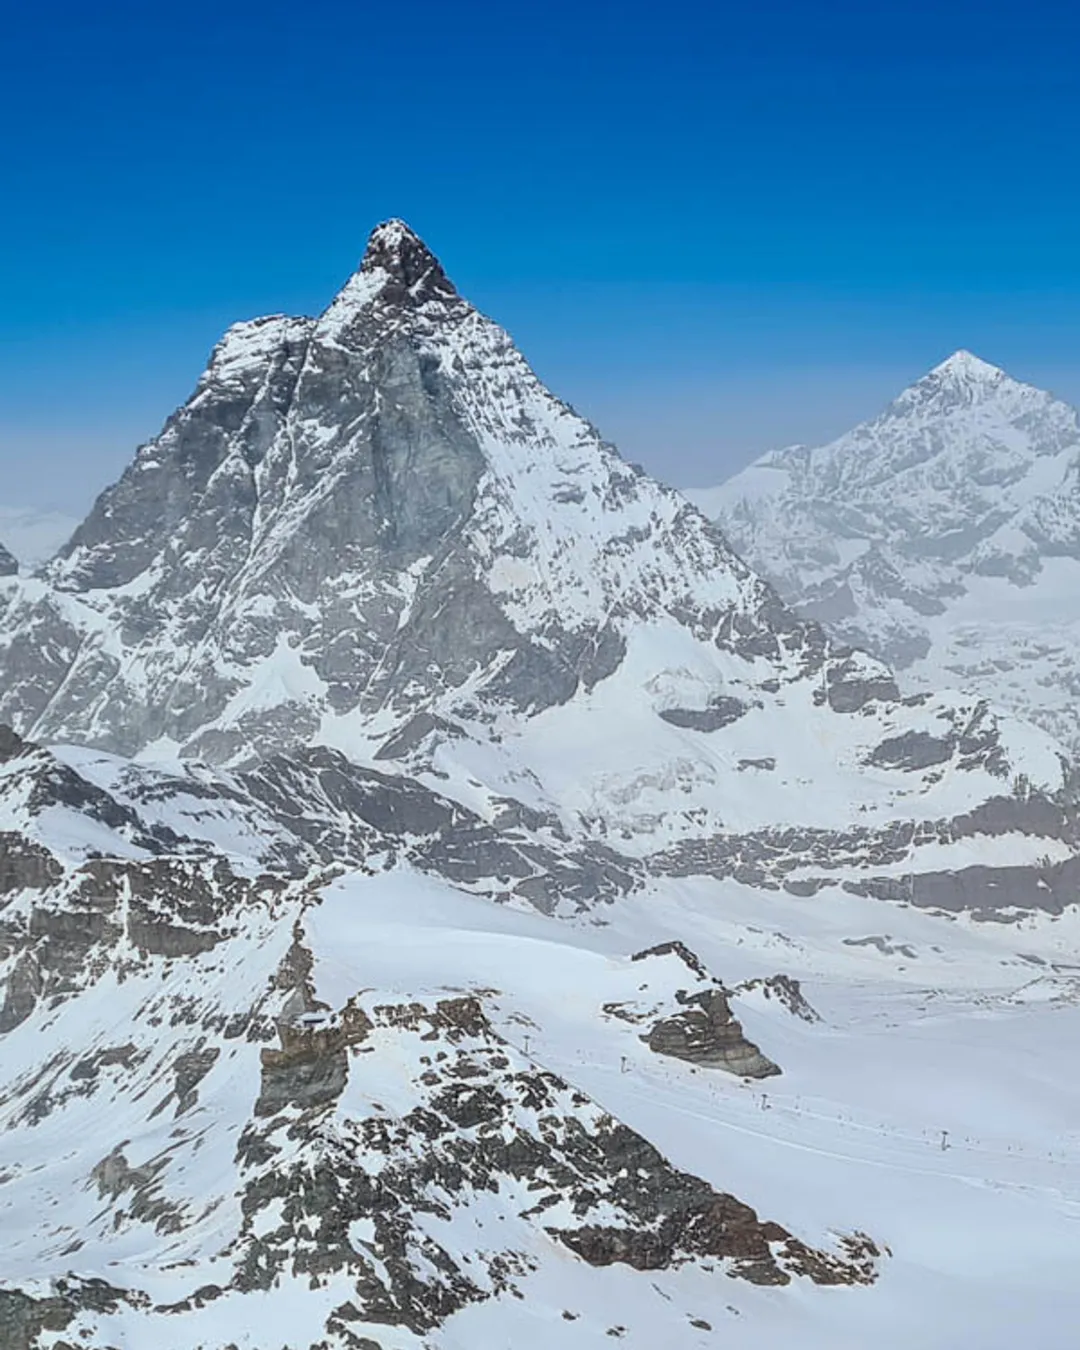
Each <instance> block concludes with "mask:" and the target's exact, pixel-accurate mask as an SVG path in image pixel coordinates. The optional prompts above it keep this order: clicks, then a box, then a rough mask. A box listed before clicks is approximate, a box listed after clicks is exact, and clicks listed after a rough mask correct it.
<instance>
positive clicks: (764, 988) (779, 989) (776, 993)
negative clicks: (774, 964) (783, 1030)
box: [731, 975, 821, 1022]
mask: <svg viewBox="0 0 1080 1350" xmlns="http://www.w3.org/2000/svg"><path fill="white" fill-rule="evenodd" d="M755 990H760V991H761V993H762V994H763V995H764V996H765V998H767V999H775V1000H776V1001H777V1003H780V1004H782V1005H783V1006H784V1007H785V1008H786V1009H787V1010H788V1012H789V1013H793V1014H794V1015H795V1016H796V1017H801V1018H802V1020H803V1021H804V1022H820V1021H821V1018H820V1017H819V1016H818V1015H817V1013H816V1012H815V1011H814V1009H813V1008H812V1007H811V1005H810V1004H809V1003H808V1002H807V1000H806V998H805V997H804V995H803V991H802V985H800V983H799V981H798V980H796V979H793V978H792V976H790V975H767V976H764V977H761V978H758V979H755V980H744V981H743V982H742V984H737V985H736V986H735V988H734V989H732V991H731V992H732V994H733V995H739V994H749V993H752V992H754V991H755Z"/></svg>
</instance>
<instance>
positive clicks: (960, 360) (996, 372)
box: [930, 347, 1009, 383]
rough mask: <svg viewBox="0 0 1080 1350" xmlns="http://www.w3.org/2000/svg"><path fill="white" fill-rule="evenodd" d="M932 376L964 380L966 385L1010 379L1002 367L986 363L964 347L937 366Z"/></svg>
mask: <svg viewBox="0 0 1080 1350" xmlns="http://www.w3.org/2000/svg"><path fill="white" fill-rule="evenodd" d="M930 374H931V375H932V376H936V377H937V378H938V379H948V380H962V381H964V382H965V383H971V382H973V381H975V382H986V381H994V382H996V381H998V380H1004V379H1008V378H1009V377H1008V375H1007V374H1006V373H1005V371H1003V370H1002V369H1001V367H1000V366H992V365H991V364H990V362H989V361H984V360H983V359H982V358H981V357H979V356H976V355H975V353H974V352H969V351H967V350H966V349H965V348H963V347H961V348H960V350H959V351H958V352H953V354H952V356H949V357H946V359H945V360H944V361H942V362H940V364H938V365H936V366H935V367H934V368H933V370H932V371H931V372H930Z"/></svg>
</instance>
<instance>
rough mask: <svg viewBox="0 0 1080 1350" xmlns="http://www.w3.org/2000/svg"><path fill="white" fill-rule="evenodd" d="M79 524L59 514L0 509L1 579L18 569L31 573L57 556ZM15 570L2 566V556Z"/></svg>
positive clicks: (30, 508)
mask: <svg viewBox="0 0 1080 1350" xmlns="http://www.w3.org/2000/svg"><path fill="white" fill-rule="evenodd" d="M78 523H79V522H78V521H77V520H76V519H75V518H74V516H67V515H64V513H63V512H62V511H39V510H36V509H35V508H33V507H29V506H0V540H3V542H4V545H6V548H5V547H0V575H8V574H9V573H10V572H12V571H16V570H18V566H21V567H22V568H23V570H24V571H31V572H32V571H33V570H34V568H35V567H40V566H41V564H42V563H45V562H48V560H49V559H50V558H51V557H52V556H53V554H55V553H56V551H57V550H58V549H59V548H60V546H61V545H62V544H64V543H65V542H66V541H67V540H68V539H70V538H71V536H72V534H73V533H74V531H75V527H76V525H78ZM5 554H6V555H7V557H8V559H9V560H14V561H15V562H16V564H17V565H16V567H11V566H7V567H5V564H4V555H5Z"/></svg>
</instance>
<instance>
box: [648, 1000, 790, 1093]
mask: <svg viewBox="0 0 1080 1350" xmlns="http://www.w3.org/2000/svg"><path fill="white" fill-rule="evenodd" d="M678 998H679V1002H680V1003H682V1004H683V1005H684V1008H683V1011H682V1012H680V1013H676V1014H675V1015H674V1016H673V1017H665V1018H662V1019H661V1020H660V1021H659V1022H657V1023H656V1025H655V1026H654V1027H653V1029H652V1030H651V1031H650V1032H649V1034H648V1035H647V1036H643V1037H642V1040H643V1041H645V1042H646V1044H647V1045H648V1047H649V1049H650V1050H654V1051H655V1052H656V1053H657V1054H658V1055H671V1056H673V1057H674V1058H675V1059H686V1060H689V1061H690V1062H691V1063H692V1064H703V1065H705V1066H707V1067H709V1068H717V1069H727V1070H728V1071H729V1072H730V1073H735V1074H738V1075H739V1076H740V1077H743V1078H768V1077H769V1076H770V1075H772V1074H778V1073H779V1072H780V1069H779V1067H778V1066H777V1065H776V1064H774V1063H773V1062H772V1060H770V1059H766V1058H765V1056H764V1055H763V1054H762V1053H761V1051H760V1050H759V1049H758V1048H757V1046H756V1045H754V1044H753V1043H752V1042H750V1041H748V1040H747V1039H746V1037H745V1036H744V1035H743V1029H742V1026H741V1024H740V1023H739V1022H738V1021H736V1019H735V1017H734V1016H733V1015H732V1012H731V1007H730V1005H729V1003H728V996H727V994H726V993H725V992H724V991H723V990H722V989H710V990H705V991H704V992H702V993H698V994H686V993H684V992H680V994H679V995H678Z"/></svg>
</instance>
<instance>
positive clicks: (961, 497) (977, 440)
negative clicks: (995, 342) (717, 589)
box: [688, 352, 1080, 755]
mask: <svg viewBox="0 0 1080 1350" xmlns="http://www.w3.org/2000/svg"><path fill="white" fill-rule="evenodd" d="M688 495H689V496H690V498H691V499H692V500H693V501H695V502H696V503H697V504H698V505H699V506H700V507H701V508H702V510H704V511H705V512H706V514H707V515H709V516H710V517H712V518H713V519H715V520H716V521H717V523H718V524H719V525H720V526H721V528H722V529H723V530H724V532H725V534H726V535H727V537H728V539H729V540H730V541H731V544H732V546H733V547H734V548H735V550H736V552H738V553H739V554H740V555H741V556H742V557H743V558H745V559H746V561H747V562H749V563H750V565H751V566H752V567H754V568H756V570H757V571H758V572H759V573H761V574H762V575H763V576H765V577H767V578H768V579H769V580H770V581H771V582H772V583H773V585H775V586H776V588H777V590H778V591H779V592H780V594H781V595H782V596H783V597H784V599H785V600H787V601H788V602H789V603H790V604H792V605H794V606H795V608H796V609H797V610H798V612H799V613H801V614H805V615H807V616H809V617H813V618H815V619H818V620H819V621H820V622H821V623H823V624H824V625H825V626H826V627H827V628H828V629H829V630H830V631H831V632H833V633H834V634H836V635H837V636H838V637H839V638H840V639H841V640H844V641H848V642H851V643H854V644H856V645H858V646H860V647H863V648H865V649H866V650H868V651H871V652H873V653H874V654H875V655H877V656H879V657H880V658H881V659H882V660H884V661H887V662H888V663H889V664H890V665H891V666H892V667H893V668H894V669H895V670H896V671H897V672H898V674H899V677H900V684H901V687H902V688H906V689H908V690H922V689H940V688H944V687H949V686H952V687H956V688H959V689H964V690H967V691H969V692H971V693H974V694H977V695H978V696H980V697H982V698H987V699H990V700H991V701H993V702H994V703H996V704H999V705H1001V706H1002V707H1007V708H1012V709H1014V710H1016V711H1017V712H1020V713H1022V714H1023V715H1024V716H1025V717H1029V718H1030V719H1031V720H1032V721H1034V722H1036V723H1037V724H1038V725H1040V726H1042V727H1044V728H1045V729H1046V730H1047V731H1049V732H1050V733H1051V734H1052V735H1054V736H1055V737H1056V738H1057V739H1058V740H1060V741H1061V742H1062V743H1063V744H1065V745H1067V746H1068V747H1069V749H1070V750H1071V751H1072V753H1073V754H1074V755H1075V754H1077V753H1080V717H1078V715H1077V699H1078V695H1080V421H1078V417H1077V413H1076V411H1075V410H1074V409H1073V408H1071V407H1069V406H1068V405H1067V404H1065V403H1062V402H1061V401H1060V400H1058V399H1055V398H1054V397H1053V396H1052V395H1051V394H1048V393H1045V392H1043V391H1042V390H1039V389H1035V388H1032V387H1031V386H1030V385H1026V384H1021V383H1019V382H1018V381H1016V380H1013V379H1011V378H1010V377H1009V376H1008V375H1006V374H1005V372H1004V371H1002V370H999V369H997V368H996V367H995V366H992V365H988V364H987V363H986V362H985V361H981V360H979V358H978V357H976V356H973V355H971V353H969V352H957V353H956V354H955V355H954V356H952V357H950V358H949V359H948V360H947V361H945V362H943V363H942V364H941V365H940V366H937V367H936V368H935V369H934V370H932V371H931V372H930V373H929V374H928V375H926V376H925V377H924V378H923V379H921V380H919V381H918V382H917V383H916V384H914V385H912V386H911V387H910V388H909V389H906V390H905V391H904V392H903V393H902V394H901V395H900V396H899V397H898V398H897V399H896V400H895V401H894V402H893V403H891V404H890V405H889V407H888V408H886V409H885V411H884V412H883V413H881V415H880V416H878V417H876V418H874V419H873V420H872V421H870V422H866V423H864V424H863V425H861V426H858V427H856V428H855V429H854V430H853V431H850V432H848V433H847V434H846V435H844V436H841V437H840V438H839V439H838V440H836V441H833V442H832V443H831V444H829V445H824V446H821V447H818V448H815V449H810V448H808V447H805V446H792V447H790V448H788V449H786V450H779V451H775V452H773V453H770V454H767V455H764V456H762V458H761V459H759V460H757V461H756V462H755V463H754V464H752V465H751V466H750V467H749V468H747V469H744V470H743V471H742V472H741V473H739V474H736V475H735V476H734V477H733V478H731V479H729V480H728V481H727V482H725V483H723V484H721V485H720V486H719V487H716V488H709V489H704V490H701V491H692V492H690V493H688Z"/></svg>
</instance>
